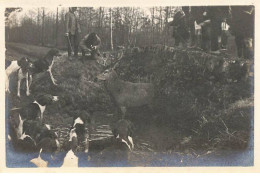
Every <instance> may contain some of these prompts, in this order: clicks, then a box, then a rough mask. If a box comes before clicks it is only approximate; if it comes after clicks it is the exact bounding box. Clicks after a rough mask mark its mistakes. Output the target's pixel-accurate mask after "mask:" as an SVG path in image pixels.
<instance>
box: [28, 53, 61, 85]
mask: <svg viewBox="0 0 260 176" xmlns="http://www.w3.org/2000/svg"><path fill="white" fill-rule="evenodd" d="M58 56H61V54H60V53H59V50H57V49H51V50H50V51H49V52H48V53H47V54H46V55H45V56H44V57H43V58H42V59H38V60H37V61H35V62H34V63H33V69H32V73H33V74H38V73H41V72H45V71H47V72H49V74H50V77H51V81H52V83H53V84H54V85H57V83H56V80H55V79H54V78H53V75H52V72H51V70H52V66H53V64H54V61H55V60H54V57H58Z"/></svg>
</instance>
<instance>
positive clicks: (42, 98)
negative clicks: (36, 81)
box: [36, 94, 59, 106]
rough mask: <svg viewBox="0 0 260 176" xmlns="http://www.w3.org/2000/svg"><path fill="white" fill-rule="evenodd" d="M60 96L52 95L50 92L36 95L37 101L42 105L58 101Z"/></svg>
mask: <svg viewBox="0 0 260 176" xmlns="http://www.w3.org/2000/svg"><path fill="white" fill-rule="evenodd" d="M58 100H59V98H58V96H52V95H50V94H43V95H39V96H37V97H36V101H37V102H38V103H40V104H41V105H42V106H44V105H50V104H52V103H53V102H55V101H58Z"/></svg>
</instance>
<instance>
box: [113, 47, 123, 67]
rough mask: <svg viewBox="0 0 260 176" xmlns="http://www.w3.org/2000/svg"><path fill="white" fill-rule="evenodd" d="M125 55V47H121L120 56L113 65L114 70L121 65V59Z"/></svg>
mask: <svg viewBox="0 0 260 176" xmlns="http://www.w3.org/2000/svg"><path fill="white" fill-rule="evenodd" d="M123 56H124V51H123V49H121V50H120V55H119V57H118V58H117V60H116V62H115V63H114V65H113V66H112V69H113V70H114V69H115V68H116V67H117V66H118V65H119V61H120V60H121V59H122V57H123Z"/></svg>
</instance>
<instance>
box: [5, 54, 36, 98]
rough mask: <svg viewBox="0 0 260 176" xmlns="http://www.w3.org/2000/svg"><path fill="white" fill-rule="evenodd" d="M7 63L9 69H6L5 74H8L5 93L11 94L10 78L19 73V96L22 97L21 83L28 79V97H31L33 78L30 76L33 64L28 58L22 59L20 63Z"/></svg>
mask: <svg viewBox="0 0 260 176" xmlns="http://www.w3.org/2000/svg"><path fill="white" fill-rule="evenodd" d="M6 63H7V65H6V66H7V67H6V69H5V74H6V78H5V91H6V92H8V93H10V90H9V77H10V75H11V74H12V73H15V72H17V71H18V83H17V96H18V97H20V87H21V81H22V80H23V79H26V95H27V96H29V95H30V90H29V87H30V84H31V82H32V76H31V75H29V69H30V67H31V63H30V62H29V59H28V58H25V57H23V58H21V59H20V60H18V61H11V62H8V61H6Z"/></svg>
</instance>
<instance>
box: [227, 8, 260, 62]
mask: <svg viewBox="0 0 260 176" xmlns="http://www.w3.org/2000/svg"><path fill="white" fill-rule="evenodd" d="M254 19H255V13H254V6H231V21H230V28H231V34H232V35H234V36H235V42H236V46H237V55H238V57H240V58H245V59H252V58H253V51H254Z"/></svg>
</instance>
